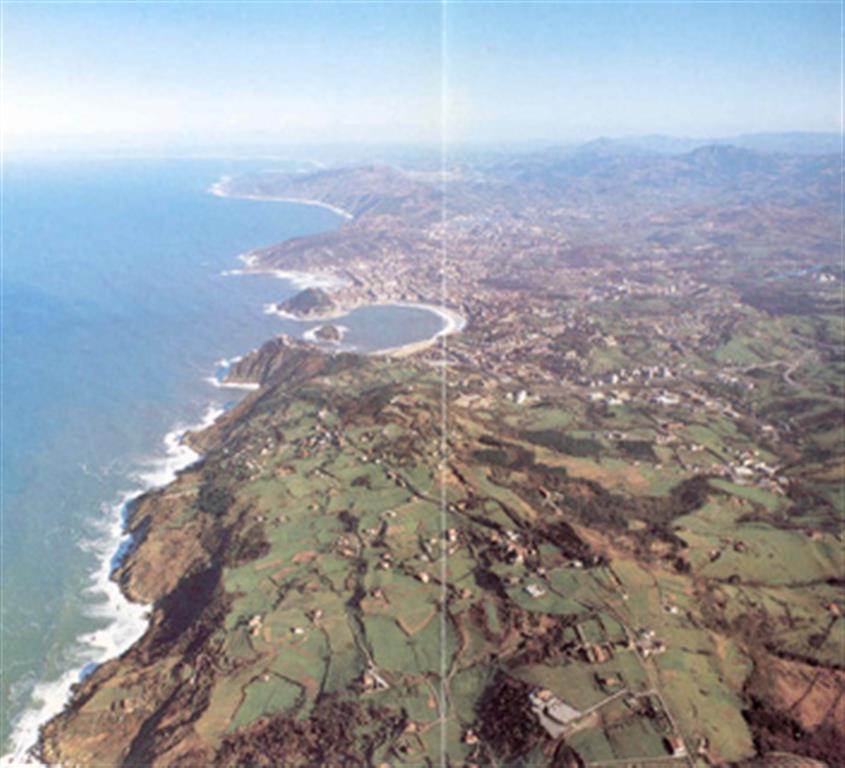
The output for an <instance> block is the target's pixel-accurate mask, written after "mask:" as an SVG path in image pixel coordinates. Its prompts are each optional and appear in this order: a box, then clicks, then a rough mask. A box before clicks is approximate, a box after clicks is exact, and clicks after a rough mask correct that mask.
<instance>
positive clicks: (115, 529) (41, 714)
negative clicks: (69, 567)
mask: <svg viewBox="0 0 845 768" xmlns="http://www.w3.org/2000/svg"><path fill="white" fill-rule="evenodd" d="M222 413H223V409H221V408H218V407H213V406H210V407H209V408H208V409H207V411H206V413H205V415H204V417H203V419H202V421H201V422H200V423H199V424H196V425H194V426H192V427H186V426H178V427H176V428H175V429H173V430H171V431H170V432H168V433H167V434H166V435H165V437H164V441H163V442H164V455H163V456H160V457H156V458H153V459H150V460H148V461H146V462H144V463H143V464H142V467H141V468H140V469H139V470H138V471H137V472H136V473H134V474H133V475H132V477H131V479H132V480H133V481H134V482H136V483H137V484H138V485H137V487H135V488H133V489H131V490H127V491H124V492H122V493H120V494H119V496H118V499H117V501H116V502H114V503H112V504H104V505H103V510H102V511H103V516H102V517H101V518H99V519H97V520H95V521H94V522H93V523H92V527H93V529H94V531H95V534H94V536H93V537H91V538H90V539H89V540H87V541H85V542H83V543H82V544H81V545H80V546H81V548H82V549H83V550H84V551H86V552H91V553H93V554H94V555H95V556H96V558H97V562H98V565H97V568H96V570H95V571H94V572H93V573H92V574H91V575H90V580H89V583H88V585H87V587H86V588H85V594H86V596H87V597H88V598H89V599H90V605H89V606H88V608H87V611H86V613H87V615H88V616H89V617H90V618H92V619H95V620H97V621H98V622H101V623H102V622H105V626H103V627H101V628H99V629H95V630H93V631H91V632H87V633H85V634H83V635H81V636H80V637H78V638H77V642H76V644H75V646H74V647H73V648H72V649H71V651H70V652H69V655H68V658H67V660H66V661H67V663H66V668H68V670H69V671H67V672H65V673H64V674H63V675H62V676H61V677H59V678H58V679H56V680H47V681H41V682H39V683H37V684H36V685H35V687H34V688H33V690H32V693H31V694H30V706H29V708H28V709H27V710H25V711H24V712H23V713H22V714H21V715H20V716H19V717H18V718H17V720H16V721H15V722H14V724H13V728H12V734H11V736H10V743H11V751H10V752H9V754H7V755H4V756H3V757H2V758H0V765H2V766H4V768H5V766H17V765H30V766H31V765H43V764H42V763H41V762H40V761H39V760H37V759H36V758H35V757H34V756H33V755H32V754H31V750H32V748H33V747H34V746H35V744H36V742H37V741H38V732H39V729H40V728H41V726H42V725H43V724H44V723H46V722H47V721H48V720H50V719H51V718H53V717H55V716H56V715H57V714H59V713H60V712H61V711H62V709H64V707H65V705H66V704H67V702H68V699H69V697H70V693H71V686H73V684H74V683H77V682H78V681H79V680H80V678H81V677H82V675H83V674H84V672H85V671H86V670H87V669H89V668H91V667H92V666H96V665H99V664H102V663H103V662H105V661H107V660H108V659H112V658H114V657H116V656H119V655H120V654H122V653H124V652H125V651H126V650H128V649H129V647H130V646H131V645H132V644H133V643H135V642H136V641H137V640H138V639H139V638H140V637H141V636H142V635H143V634H144V632H145V631H146V630H147V626H148V624H149V606H147V605H141V604H139V603H132V602H130V601H128V600H127V599H126V598H125V597H124V596H123V593H122V592H121V591H120V588H119V587H118V585H117V584H116V583H115V582H114V581H112V579H111V574H112V571H113V568H114V565H115V560H116V558H118V557H119V556H120V555H121V553H122V552H124V551H125V550H126V549H127V547H128V546H129V545H130V543H131V537H130V536H129V535H128V534H127V533H126V531H125V522H126V515H127V510H128V506H129V504H131V502H132V501H134V500H135V499H137V498H138V497H140V496H141V495H143V494H144V493H146V492H147V491H149V490H151V489H153V488H158V487H160V486H163V485H167V484H168V483H170V482H172V481H173V480H174V479H175V478H176V475H177V473H178V472H179V471H181V470H183V469H185V468H187V467H189V466H190V465H191V464H193V463H194V462H196V461H197V459H199V454H198V453H197V452H196V451H194V450H193V449H192V448H191V447H190V446H188V445H187V444H185V442H184V441H183V438H184V435H185V433H186V432H187V431H189V430H200V429H204V428H206V427H208V426H211V424H213V423H214V422H215V420H216V419H217V418H218V417H219V416H220V415H221V414H222Z"/></svg>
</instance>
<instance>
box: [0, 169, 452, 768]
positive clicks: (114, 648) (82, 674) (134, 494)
mask: <svg viewBox="0 0 845 768" xmlns="http://www.w3.org/2000/svg"><path fill="white" fill-rule="evenodd" d="M218 184H220V182H218ZM218 184H215V185H212V188H211V189H209V190H208V191H209V192H210V193H211V194H214V195H216V196H219V197H235V198H237V197H241V198H242V199H250V200H262V201H273V202H287V203H300V204H305V205H316V206H320V207H323V208H327V209H329V210H331V211H333V212H334V213H336V214H338V215H340V216H342V217H344V218H347V219H351V218H353V217H352V214H350V213H349V212H347V211H344V210H342V209H339V208H337V207H335V206H331V205H329V204H325V203H321V202H320V201H315V200H302V199H293V198H281V197H280V198H276V197H261V196H237V195H230V194H228V193H226V192H224V191H223V190H221V189H220V188H219V187H218ZM238 258H239V259H240V260H241V261H242V262H243V264H244V268H243V269H234V270H227V271H225V272H224V273H223V274H226V275H241V274H265V275H271V276H274V277H277V278H280V279H284V280H287V281H289V282H291V283H292V284H293V285H294V286H295V287H297V288H300V289H301V288H305V287H323V288H326V289H337V288H339V287H342V286H344V285H346V284H347V282H346V281H345V280H343V279H342V278H340V277H337V276H336V275H334V274H329V273H310V272H302V271H288V270H279V269H262V268H261V267H260V265H259V263H258V262H259V256H258V254H257V253H255V252H248V253H245V254H241V255H239V256H238ZM364 306H388V307H390V306H393V307H407V308H414V309H421V310H426V311H429V312H433V313H434V314H436V315H438V316H439V317H440V318H441V319H442V320H443V322H444V325H443V327H442V328H441V329H440V330H438V331H437V332H436V333H435V334H433V335H432V336H431V337H429V338H428V339H424V340H420V341H416V342H410V343H408V344H405V345H401V346H397V347H391V348H387V349H382V350H377V351H375V352H371V353H369V354H370V355H372V356H377V355H378V356H381V355H385V356H387V355H389V356H395V357H401V356H406V355H410V354H413V353H414V352H417V351H421V350H423V349H426V348H428V347H430V346H431V345H432V344H434V343H435V342H436V340H437V339H438V338H440V337H441V336H445V335H449V334H452V333H456V332H459V331H460V330H462V329H463V327H464V326H465V323H466V320H465V318H463V317H462V316H461V315H460V314H458V313H457V312H455V311H453V310H449V309H446V308H444V307H439V306H436V305H431V304H425V303H414V302H402V301H379V302H374V303H361V304H359V305H357V306H351V307H347V308H343V309H340V310H338V312H337V313H332V314H331V315H327V316H325V317H320V318H318V317H314V318H307V319H306V321H317V322H321V321H324V320H332V319H336V318H338V317H343V316H345V315H347V314H349V312H351V311H353V310H355V309H358V308H361V307H364ZM265 311H267V310H266V308H265ZM269 313H272V314H278V315H280V316H284V317H289V315H286V314H285V313H282V312H279V311H278V310H273V311H272V312H269ZM293 319H296V320H299V321H302V320H303V319H302V318H296V317H294V318H293ZM309 332H310V331H306V332H305V333H304V334H303V338H304V339H305V340H306V341H309V342H311V343H312V344H314V346H315V348H318V349H319V348H322V351H324V352H326V351H329V350H326V348H325V345H322V344H317V343H315V342H314V340H313V339H311V338H308V336H307V334H308V333H309ZM339 344H342V341H341V342H339ZM239 359H240V358H232V359H230V360H222V361H218V363H217V370H216V371H215V373H214V374H213V375H212V376H209V377H206V378H205V381H206V382H208V383H210V384H212V386H214V387H217V388H224V389H239V390H247V391H255V390H258V389H260V384H258V383H254V382H228V381H227V380H226V378H225V377H226V373H227V372H228V370H229V368H230V367H231V366H232V365H233V364H234V363H235V362H237V360H239ZM221 369H222V374H221V373H220V371H221ZM223 413H224V409H222V408H216V407H213V406H209V407H208V409H207V411H206V414H205V416H204V417H203V419H202V420H201V421H200V422H199V423H197V424H194V425H189V426H185V425H177V426H175V427H174V428H173V429H172V430H170V431H169V432H168V433H167V434H166V435H165V436H164V438H163V441H162V442H163V445H164V456H163V457H160V458H154V459H152V460H151V461H150V462H149V466H148V468H146V469H144V470H141V471H138V472H135V473H133V474H132V475H130V479H131V480H132V481H134V482H136V483H137V485H138V487H135V488H132V489H131V490H127V491H125V492H122V493H121V494H120V496H119V498H118V500H117V501H116V502H110V503H105V504H104V505H103V508H104V510H108V512H109V515H108V517H107V518H106V519H105V520H103V521H102V522H101V523H99V526H98V527H100V529H101V530H102V531H103V536H102V537H101V538H100V537H98V538H96V539H93V540H91V541H90V542H88V543H87V545H86V547H87V548H88V549H89V551H93V552H95V553H96V556H97V558H98V562H99V565H98V566H97V568H96V570H95V571H94V572H93V573H92V574H91V585H90V587H89V591H90V594H92V595H96V596H98V597H99V596H104V598H105V599H102V597H100V600H99V602H97V603H95V605H94V606H93V607H92V608H91V614H90V615H91V617H92V618H95V619H99V620H101V621H104V622H107V623H106V626H104V627H102V628H100V629H96V630H94V631H92V632H88V633H85V634H82V635H80V636H79V637H78V638H77V642H78V644H79V647H78V648H77V649H75V651H76V657H75V658H74V660H73V662H72V663H71V669H69V670H68V671H67V672H65V673H64V674H62V675H61V676H60V677H59V678H58V679H57V680H52V681H40V682H38V683H37V684H36V686H35V688H34V689H33V691H32V694H31V698H32V702H33V706H31V707H29V708H28V709H26V710H24V711H23V712H22V713H21V715H20V716H19V718H18V719H17V721H16V722H15V723H14V725H13V728H12V732H11V734H10V736H9V745H10V750H9V752H8V754H6V755H3V756H2V757H0V765H1V766H14V765H21V764H28V765H44V764H45V763H43V762H42V760H41V758H40V754H39V750H40V748H41V738H42V736H41V732H42V728H43V727H44V726H45V725H47V723H49V722H50V721H51V720H53V719H54V718H56V717H57V716H58V715H60V714H61V713H62V712H64V711H65V710H66V709H67V708H68V707H69V705H70V704H71V703H72V700H73V696H74V688H75V686H76V685H77V684H78V683H80V682H81V681H82V680H84V679H85V678H86V677H87V675H88V674H90V673H91V672H92V671H93V669H95V668H96V667H98V666H100V665H102V664H103V663H105V662H107V661H109V660H111V659H115V658H119V657H120V656H122V655H123V654H124V653H126V652H127V651H128V650H129V649H130V648H131V647H132V646H134V645H135V644H136V643H137V642H138V641H139V640H140V639H141V638H142V637H143V635H144V634H145V633H146V632H147V631H148V630H149V628H150V626H151V624H150V620H151V607H152V606H151V605H148V604H144V603H139V602H135V601H134V600H133V599H131V598H130V597H129V595H128V593H127V592H126V591H125V590H124V589H123V587H122V586H121V585H120V584H119V583H118V582H117V581H116V580H115V579H114V578H113V577H114V574H115V572H116V571H117V569H118V567H119V565H120V563H121V562H122V560H123V558H124V557H125V556H126V554H127V552H128V551H130V550H131V548H132V547H133V544H134V543H135V541H136V537H135V535H134V534H133V533H131V532H130V531H129V526H128V521H129V519H130V517H131V514H132V510H133V505H134V504H135V503H137V502H138V501H139V500H140V499H141V498H143V497H144V496H145V495H147V494H148V493H150V492H152V491H155V490H158V489H161V488H163V487H166V486H168V485H170V484H171V483H172V482H174V481H175V480H176V479H177V477H178V475H179V474H180V473H181V472H182V471H184V470H186V469H188V468H190V467H191V466H193V465H194V464H196V463H197V462H198V461H199V460H201V458H202V457H201V454H200V453H199V452H198V451H196V450H194V448H192V447H191V445H192V442H191V441H189V440H187V439H186V437H187V435H188V433H198V432H202V431H204V430H206V429H208V428H210V427H211V426H212V425H214V424H215V422H216V421H217V419H218V418H219V417H220V416H221V415H223Z"/></svg>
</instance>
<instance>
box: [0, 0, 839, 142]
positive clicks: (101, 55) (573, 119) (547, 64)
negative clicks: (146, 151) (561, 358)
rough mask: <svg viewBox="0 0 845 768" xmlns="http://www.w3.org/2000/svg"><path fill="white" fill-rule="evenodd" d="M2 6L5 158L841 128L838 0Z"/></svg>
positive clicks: (58, 4) (66, 4)
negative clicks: (26, 153) (132, 139)
mask: <svg viewBox="0 0 845 768" xmlns="http://www.w3.org/2000/svg"><path fill="white" fill-rule="evenodd" d="M3 5H4V9H3V12H4V19H3V21H4V25H3V38H4V39H3V43H4V45H3V65H4V66H3V86H4V100H3V122H4V126H5V131H6V143H7V147H9V148H14V147H16V146H21V145H23V144H24V143H31V142H33V141H39V142H42V143H46V144H48V145H49V144H51V143H56V144H60V143H61V141H64V139H61V140H60V139H58V138H56V137H60V136H68V135H75V136H78V135H81V136H84V137H87V141H88V142H89V143H90V144H96V143H98V142H115V141H122V140H124V139H126V138H127V137H129V136H133V135H139V134H140V135H148V136H154V137H159V138H160V139H164V140H166V141H171V140H174V139H179V138H182V139H186V140H190V141H198V142H221V141H228V140H230V139H232V138H236V139H242V138H257V137H259V136H262V137H264V138H266V139H267V140H273V141H277V142H279V143H285V142H293V143H301V142H347V141H349V142H355V141H362V140H366V141H376V142H377V141H397V142H409V141H418V140H424V141H433V140H437V139H438V137H439V135H440V131H441V128H442V126H444V125H445V127H446V129H447V132H448V135H449V136H450V137H451V138H454V139H457V140H474V139H475V140H482V141H499V140H506V141H512V140H528V139H541V140H567V139H573V138H586V137H592V136H596V135H600V134H602V135H624V134H633V133H669V134H685V135H697V136H704V135H710V136H714V135H729V134H733V133H740V132H753V131H770V130H774V131H777V130H828V131H836V130H839V120H840V57H841V49H840V46H841V41H840V29H841V26H840V25H841V20H840V12H841V11H840V5H839V3H838V2H829V3H813V2H806V1H802V2H796V3H775V2H770V3H766V2H763V3H759V2H755V3H742V2H734V3H724V2H698V3H658V2H652V3H637V2H632V3H626V4H613V3H586V2H585V3H526V2H520V3H516V2H513V3H511V2H499V3H495V2H472V3H469V2H465V3H462V2H457V1H456V0H451V1H450V2H448V4H447V5H446V6H445V8H444V7H443V6H442V5H441V3H440V2H437V0H434V1H433V2H410V3H397V2H389V3H376V2H336V3H312V2H302V3H296V2H294V3H290V2H287V3H281V2H280V3H246V2H238V3H221V2H208V3H175V2H173V3H168V2H149V3H129V4H125V3H124V4H117V3H111V4H110V3H99V4H98V3H93V4H92V3H86V4H73V3H66V2H65V3H55V4H53V3H46V2H33V3H20V4H19V3H8V2H4V4H3ZM444 20H445V23H444ZM444 110H445V111H444Z"/></svg>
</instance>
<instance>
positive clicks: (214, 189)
mask: <svg viewBox="0 0 845 768" xmlns="http://www.w3.org/2000/svg"><path fill="white" fill-rule="evenodd" d="M229 181H231V177H230V176H224V177H223V178H221V179H220V180H219V181H215V182H214V184H212V185H211V186H210V187H209V188H208V192H209V194H212V195H214V196H215V197H228V198H231V199H233V200H256V201H258V202H268V203H297V204H299V205H314V206H317V207H318V208H325V209H327V210H329V211H331V212H332V213H336V214H337V215H338V216H342V217H343V218H344V219H346V220H347V221H351V220H352V219H354V218H355V215H354V214H353V213H350V212H349V211H347V210H346V209H345V208H341V207H339V206H337V205H332V204H331V203H324V202H323V201H322V200H311V199H309V198H305V197H277V196H275V195H248V194H235V193H232V192H229V191H228V190H226V188H225V186H226V184H227V183H228V182H229Z"/></svg>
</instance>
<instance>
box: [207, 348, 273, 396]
mask: <svg viewBox="0 0 845 768" xmlns="http://www.w3.org/2000/svg"><path fill="white" fill-rule="evenodd" d="M253 351H255V350H253ZM241 360H243V355H238V356H236V357H230V358H225V357H224V358H222V359H220V360H218V361H217V363H215V370H214V374H213V375H211V376H206V377H205V381H207V382H208V383H209V384H211V386H212V387H217V388H218V389H243V390H247V391H248V392H254V391H255V390H256V389H259V388H260V387H261V385H260V384H258V383H257V382H253V381H226V376H227V374H228V373H229V369H230V368H231V367H232V366H233V365H234V364H235V363H237V362H239V361H241Z"/></svg>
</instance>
